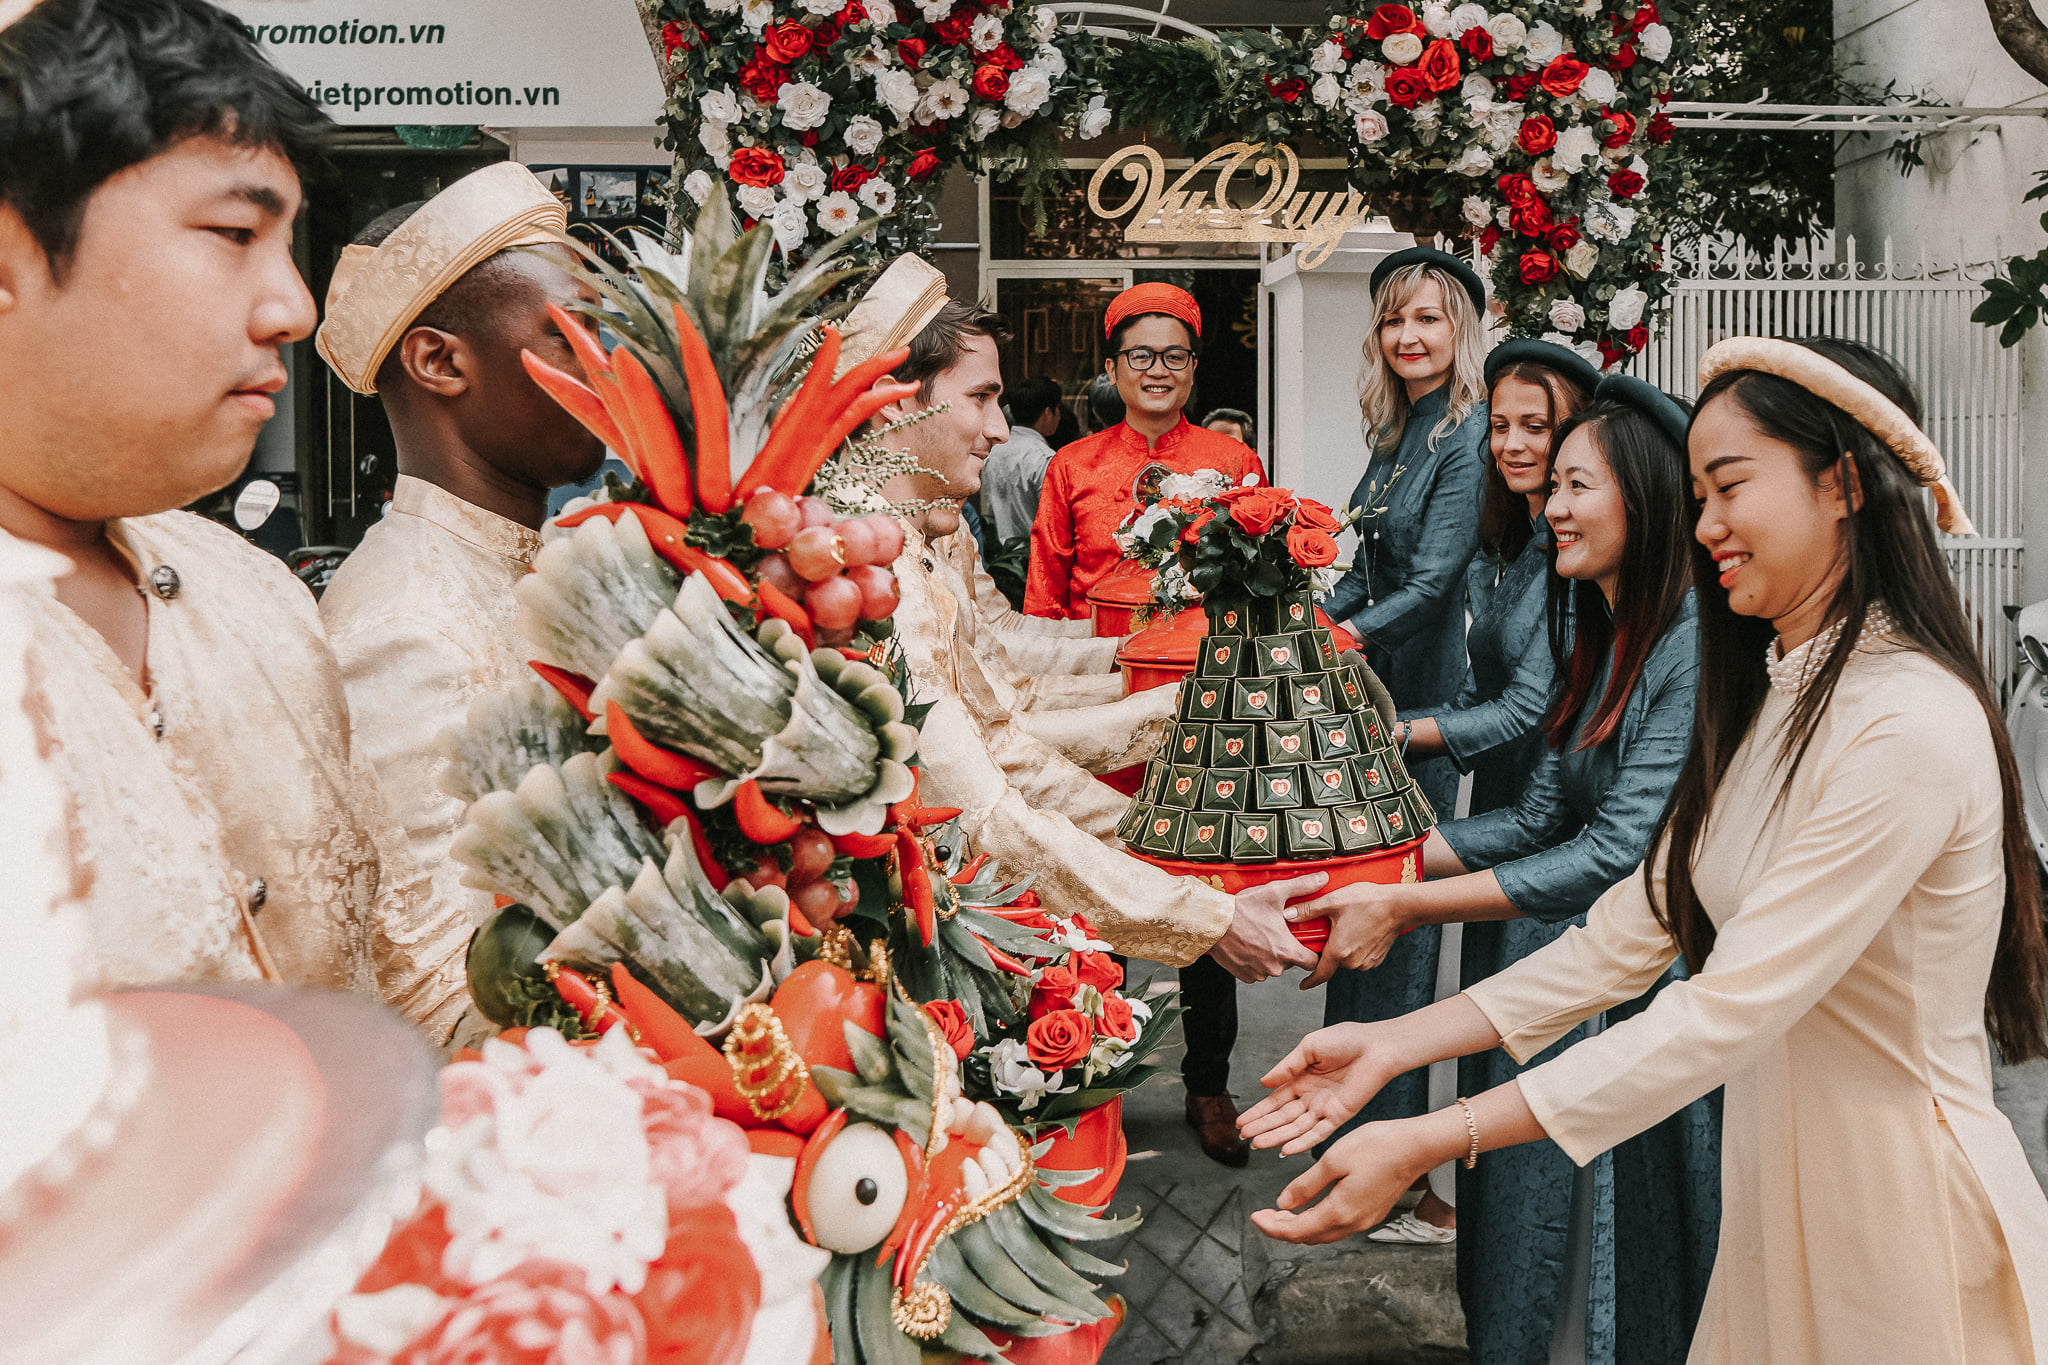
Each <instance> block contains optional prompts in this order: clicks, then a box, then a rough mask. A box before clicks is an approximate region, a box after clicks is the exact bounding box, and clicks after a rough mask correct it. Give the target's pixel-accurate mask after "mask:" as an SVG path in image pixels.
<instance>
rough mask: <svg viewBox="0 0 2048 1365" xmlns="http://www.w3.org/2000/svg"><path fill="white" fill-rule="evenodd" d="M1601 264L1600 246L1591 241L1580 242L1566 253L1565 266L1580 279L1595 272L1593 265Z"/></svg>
mask: <svg viewBox="0 0 2048 1365" xmlns="http://www.w3.org/2000/svg"><path fill="white" fill-rule="evenodd" d="M1598 264H1600V248H1599V247H1597V246H1594V245H1593V244H1592V243H1591V242H1578V243H1575V244H1574V245H1573V246H1572V249H1571V250H1570V251H1567V252H1565V253H1564V268H1565V269H1566V270H1569V271H1571V272H1572V274H1574V275H1577V276H1578V277H1579V278H1580V279H1582V280H1583V279H1585V278H1586V276H1588V275H1590V274H1592V273H1593V267H1594V266H1596V265H1598Z"/></svg>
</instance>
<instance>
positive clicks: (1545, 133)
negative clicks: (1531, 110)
mask: <svg viewBox="0 0 2048 1365" xmlns="http://www.w3.org/2000/svg"><path fill="white" fill-rule="evenodd" d="M1515 141H1516V142H1517V143H1518V144H1520V146H1521V148H1522V150H1523V151H1525V152H1527V153H1528V154H1529V155H1530V156H1542V155H1543V154H1544V153H1545V152H1547V151H1549V150H1550V149H1551V148H1552V147H1555V146H1556V145H1557V125H1556V124H1554V123H1552V122H1551V121H1550V116H1549V115H1548V114H1538V115H1536V116H1535V117H1534V118H1525V119H1523V120H1522V131H1521V132H1519V133H1517V134H1515Z"/></svg>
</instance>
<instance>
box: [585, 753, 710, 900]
mask: <svg viewBox="0 0 2048 1365" xmlns="http://www.w3.org/2000/svg"><path fill="white" fill-rule="evenodd" d="M604 780H605V781H607V782H609V783H611V784H612V785H613V786H614V787H617V788H618V789H619V790H620V791H622V792H624V793H625V794H626V795H628V796H630V797H632V798H633V799H634V800H635V801H638V802H639V803H640V804H641V805H643V806H645V807H647V813H648V814H649V815H652V816H653V817H654V818H655V820H656V821H657V822H658V823H659V824H660V825H661V827H662V828H663V829H667V828H668V827H669V826H670V825H673V824H674V823H675V822H676V821H678V820H686V821H688V822H689V825H690V847H691V848H693V849H695V850H696V853H697V863H698V865H699V866H700V867H702V868H703V869H704V875H705V876H706V877H707V878H709V879H710V881H711V889H712V890H714V891H723V890H725V884H726V883H727V882H729V881H731V880H732V874H730V873H729V872H727V871H726V870H725V867H724V865H723V864H721V863H720V862H719V861H718V858H717V856H716V855H715V854H713V853H712V851H711V840H710V839H708V838H706V837H705V834H704V826H703V825H702V824H700V823H699V822H698V820H697V812H696V811H694V810H692V809H691V808H690V803H689V802H687V801H685V800H683V798H682V797H680V796H677V795H676V794H675V793H674V792H672V791H670V790H669V789H668V788H666V787H658V786H656V785H655V784H654V783H652V782H649V781H648V780H647V779H646V778H644V777H639V776H637V775H635V774H633V773H606V774H605V775H604Z"/></svg>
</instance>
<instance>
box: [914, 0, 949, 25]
mask: <svg viewBox="0 0 2048 1365" xmlns="http://www.w3.org/2000/svg"><path fill="white" fill-rule="evenodd" d="M917 11H918V13H920V14H922V15H923V16H924V21H925V22H926V23H927V24H936V23H938V22H939V20H941V19H943V18H945V17H946V16H947V15H949V14H951V13H952V12H953V0H917Z"/></svg>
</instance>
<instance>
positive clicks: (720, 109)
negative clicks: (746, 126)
mask: <svg viewBox="0 0 2048 1365" xmlns="http://www.w3.org/2000/svg"><path fill="white" fill-rule="evenodd" d="M697 107H698V108H699V109H701V110H703V111H704V117H705V118H707V119H709V120H710V121H711V122H713V123H738V122H739V119H740V102H739V101H738V100H736V99H734V98H733V95H732V91H730V90H710V91H706V92H705V95H704V98H702V99H700V100H698V101H697Z"/></svg>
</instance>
